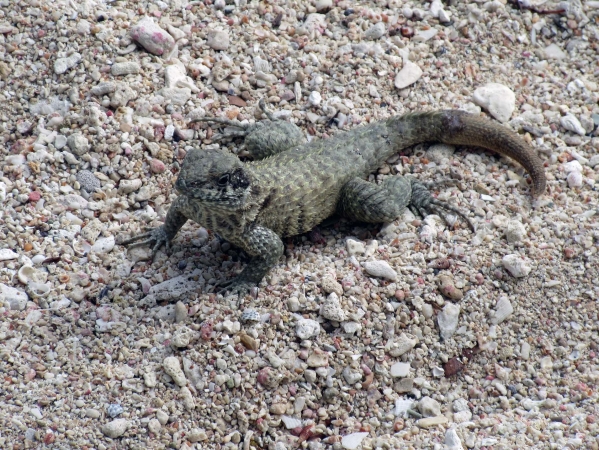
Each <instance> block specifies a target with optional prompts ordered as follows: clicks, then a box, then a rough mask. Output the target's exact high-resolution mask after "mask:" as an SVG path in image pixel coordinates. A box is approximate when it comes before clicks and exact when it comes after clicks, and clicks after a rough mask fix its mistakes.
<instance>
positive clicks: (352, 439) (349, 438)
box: [341, 431, 368, 450]
mask: <svg viewBox="0 0 599 450" xmlns="http://www.w3.org/2000/svg"><path fill="white" fill-rule="evenodd" d="M366 436H368V433H367V432H366V431H362V432H360V433H351V434H346V435H345V436H343V437H342V438H341V447H343V448H344V449H346V450H355V449H357V448H358V447H359V446H360V444H362V441H363V440H364V438H365V437H366Z"/></svg>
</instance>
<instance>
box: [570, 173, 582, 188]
mask: <svg viewBox="0 0 599 450" xmlns="http://www.w3.org/2000/svg"><path fill="white" fill-rule="evenodd" d="M566 180H567V181H568V186H570V187H571V188H574V187H581V186H582V181H583V178H582V174H581V173H580V172H570V174H569V175H568V177H567V178H566Z"/></svg>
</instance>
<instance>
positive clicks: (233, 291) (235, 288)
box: [216, 277, 256, 297]
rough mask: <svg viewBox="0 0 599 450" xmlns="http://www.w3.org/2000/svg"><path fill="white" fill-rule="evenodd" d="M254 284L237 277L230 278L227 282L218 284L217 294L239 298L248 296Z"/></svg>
mask: <svg viewBox="0 0 599 450" xmlns="http://www.w3.org/2000/svg"><path fill="white" fill-rule="evenodd" d="M255 286H256V284H255V283H251V282H249V281H245V280H241V279H240V278H239V277H235V278H232V279H230V280H228V281H223V282H221V283H219V284H218V290H217V291H216V293H217V294H221V295H225V294H227V292H228V293H229V294H228V295H236V296H239V297H245V296H246V295H248V294H249V293H250V291H251V289H252V288H253V287H255Z"/></svg>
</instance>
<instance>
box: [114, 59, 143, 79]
mask: <svg viewBox="0 0 599 450" xmlns="http://www.w3.org/2000/svg"><path fill="white" fill-rule="evenodd" d="M140 70H141V67H140V65H139V64H138V63H137V62H135V61H126V62H122V63H114V64H113V65H112V67H111V68H110V73H112V74H113V75H114V76H120V75H130V74H135V73H139V72H140Z"/></svg>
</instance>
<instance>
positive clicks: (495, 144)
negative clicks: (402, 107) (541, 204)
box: [389, 110, 547, 197]
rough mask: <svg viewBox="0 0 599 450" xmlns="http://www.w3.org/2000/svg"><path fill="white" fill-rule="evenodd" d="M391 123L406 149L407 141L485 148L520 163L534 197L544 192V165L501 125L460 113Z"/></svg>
mask: <svg viewBox="0 0 599 450" xmlns="http://www.w3.org/2000/svg"><path fill="white" fill-rule="evenodd" d="M390 120H392V121H393V120H395V121H396V122H395V123H392V124H389V125H390V126H391V128H393V129H394V130H395V131H396V132H399V133H400V136H401V137H400V139H401V140H402V141H404V145H403V146H404V147H405V140H406V138H407V141H412V143H413V144H415V143H418V142H425V141H438V142H443V143H444V144H453V145H472V146H476V147H482V148H485V149H487V150H491V151H494V152H497V153H500V154H502V155H505V156H509V157H510V158H512V159H515V160H516V161H518V162H519V163H520V164H521V165H522V166H523V167H524V168H525V169H526V171H527V172H528V173H529V174H530V176H531V178H532V195H533V196H534V197H537V196H539V195H541V194H542V193H543V192H545V186H546V184H547V179H546V178H545V170H544V169H543V162H542V161H541V160H540V159H539V157H538V156H537V155H536V153H535V152H534V150H533V149H532V147H530V146H529V145H528V144H527V143H526V142H525V141H524V140H523V139H522V138H521V137H520V136H518V135H517V134H516V133H514V132H513V131H510V130H509V129H507V128H505V127H503V126H502V125H499V124H497V123H495V122H493V121H491V120H488V119H483V118H481V117H478V116H476V115H473V114H469V113H467V112H465V111H458V110H444V111H435V112H426V113H413V114H406V115H404V116H402V117H399V118H393V119H390ZM410 137H413V139H410Z"/></svg>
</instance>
